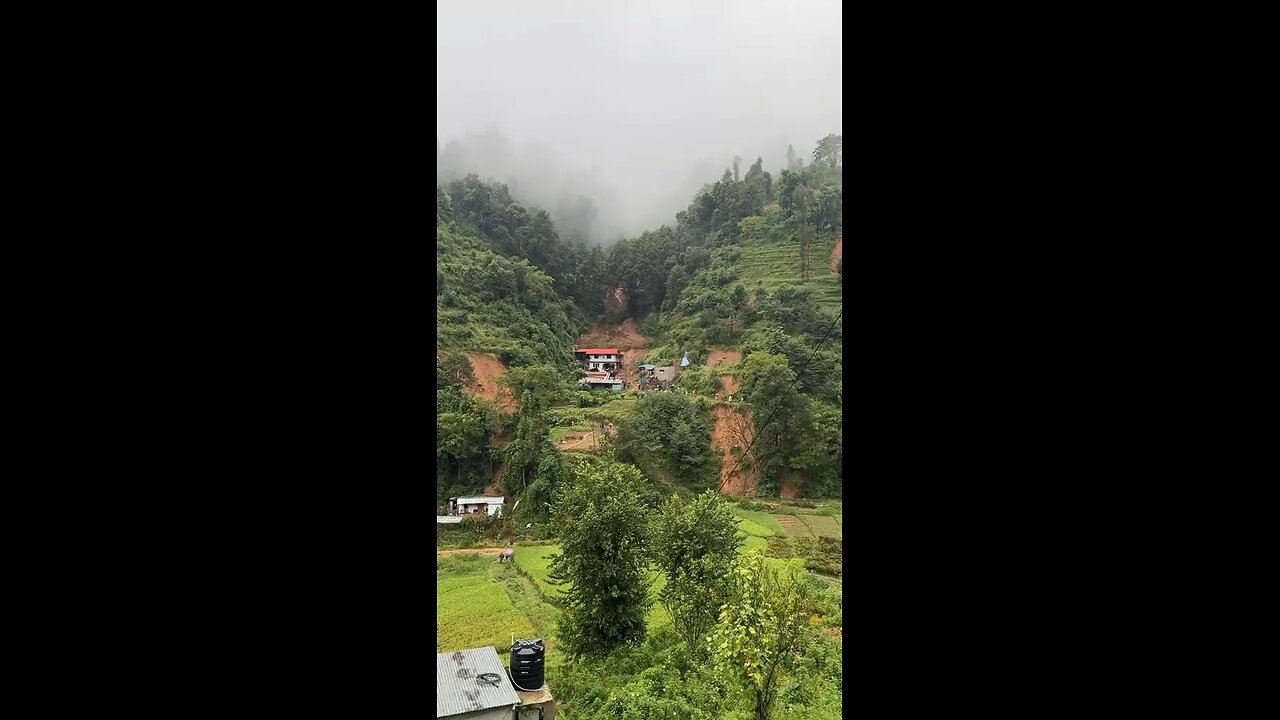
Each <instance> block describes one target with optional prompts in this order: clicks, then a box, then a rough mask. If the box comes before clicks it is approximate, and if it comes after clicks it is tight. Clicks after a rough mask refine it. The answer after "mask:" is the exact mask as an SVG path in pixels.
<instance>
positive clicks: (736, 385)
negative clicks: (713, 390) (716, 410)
mask: <svg viewBox="0 0 1280 720" xmlns="http://www.w3.org/2000/svg"><path fill="white" fill-rule="evenodd" d="M720 387H721V388H722V389H723V391H724V393H725V394H727V395H736V394H737V393H738V391H739V390H741V389H742V383H740V382H738V378H737V377H735V376H733V375H730V374H728V373H725V374H724V375H721V376H720Z"/></svg>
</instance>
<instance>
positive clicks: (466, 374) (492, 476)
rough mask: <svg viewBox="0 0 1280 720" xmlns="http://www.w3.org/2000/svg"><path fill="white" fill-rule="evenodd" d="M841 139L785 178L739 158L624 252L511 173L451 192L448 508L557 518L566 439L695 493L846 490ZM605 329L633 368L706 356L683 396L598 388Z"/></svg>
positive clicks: (446, 324) (442, 278)
mask: <svg viewBox="0 0 1280 720" xmlns="http://www.w3.org/2000/svg"><path fill="white" fill-rule="evenodd" d="M841 143H842V141H841V138H840V136H838V135H829V136H827V137H825V138H823V139H821V140H819V141H818V142H817V146H816V149H815V150H814V152H813V155H812V158H811V159H807V161H806V159H802V158H799V157H796V156H795V153H794V151H793V150H792V149H790V148H788V167H786V168H783V169H781V170H780V171H779V172H778V173H777V175H776V177H775V175H774V174H773V173H771V172H769V171H767V170H765V169H764V168H763V162H762V161H761V160H759V159H757V160H756V161H755V162H754V163H752V164H751V165H750V166H747V167H745V168H743V167H742V164H741V163H740V162H739V161H737V160H735V162H734V163H733V165H732V167H731V168H727V169H726V170H725V171H724V174H723V176H722V177H721V178H720V179H719V180H718V181H716V182H714V183H709V184H707V185H706V186H704V187H703V189H702V190H701V191H700V192H698V193H697V194H696V195H695V197H694V198H693V199H692V201H691V203H690V204H689V206H688V208H687V209H686V210H684V211H682V212H680V213H678V214H677V215H676V217H675V218H674V223H673V224H671V225H666V226H662V227H660V228H657V229H655V230H652V231H649V232H645V233H642V234H641V235H639V236H638V237H634V238H628V239H624V240H621V241H619V242H617V243H616V244H614V245H613V246H612V247H609V248H607V249H606V248H602V247H600V246H599V245H590V246H588V244H587V243H586V242H585V241H583V240H581V239H579V238H577V237H564V236H561V235H560V234H559V233H558V232H557V229H556V227H555V226H554V224H553V223H552V221H551V219H550V216H549V215H548V214H547V213H546V212H544V211H543V210H540V209H537V208H533V207H528V206H525V205H523V204H521V203H520V202H517V200H516V199H515V198H513V197H512V196H511V193H510V192H509V190H508V188H507V187H506V186H504V185H501V184H496V183H491V182H487V181H484V180H481V179H480V178H478V177H476V176H474V175H471V176H467V177H465V178H463V179H462V180H458V181H454V182H451V183H448V184H446V185H443V186H439V187H437V189H436V249H437V263H436V303H437V311H438V321H437V327H436V343H437V412H438V425H437V458H438V460H439V463H438V470H437V501H438V502H440V503H441V504H443V501H444V499H445V498H447V497H449V496H452V495H461V494H475V493H478V492H480V491H482V490H486V489H487V490H488V491H489V492H495V491H496V492H501V493H505V494H507V495H508V496H510V497H512V498H516V499H522V500H525V501H526V502H525V504H524V505H522V507H521V510H522V511H527V512H530V513H532V514H533V515H534V516H541V515H542V514H543V512H544V511H545V509H546V504H547V503H548V502H550V501H551V500H552V499H553V498H554V497H555V496H556V493H557V490H558V488H559V487H560V486H561V485H562V483H563V480H564V478H565V477H566V474H565V469H564V459H563V458H564V453H565V451H568V452H577V451H589V452H592V453H603V454H606V455H610V456H614V457H616V458H617V459H619V460H622V461H624V462H630V463H634V464H635V465H637V466H638V467H639V468H640V469H641V471H642V472H643V473H644V474H645V475H646V476H647V477H648V478H649V480H650V481H652V482H654V483H657V484H659V485H664V486H669V487H671V488H675V489H676V490H678V491H679V492H681V493H684V494H686V495H687V494H688V493H690V492H694V491H698V490H701V489H705V488H708V487H714V488H717V489H719V490H721V491H722V492H731V493H734V494H745V495H756V496H777V495H778V494H780V493H781V494H783V495H784V496H788V497H795V496H801V497H840V495H841V480H842V477H841V474H840V464H841V460H842V452H843V448H842V446H841V441H840V427H841V422H842V419H841V388H842V358H841V356H840V352H839V348H840V342H841V341H840V338H841V334H842V327H841V323H840V322H839V321H838V315H839V312H840V308H841V300H842V284H841V283H842V278H843V264H842V260H841V259H840V258H837V257H836V256H834V255H833V250H834V249H836V248H837V246H842V230H843V203H842V182H841V180H842V174H843V164H842V147H841ZM624 321H626V323H625V327H626V328H631V330H625V329H624V328H623V326H624ZM593 325H594V327H593ZM637 327H638V331H635V329H636V328H637ZM589 328H590V329H591V333H590V337H591V339H592V340H595V339H597V338H599V339H600V341H601V342H605V341H606V340H607V339H609V338H615V337H616V338H618V341H619V342H627V341H629V344H628V345H627V347H628V348H632V347H634V348H637V349H636V350H635V351H624V352H630V354H631V357H629V358H628V363H627V364H628V365H629V366H632V367H634V364H635V363H638V362H648V363H651V364H654V365H659V366H665V365H672V364H676V363H679V361H680V360H681V358H682V357H684V356H686V355H687V357H688V358H689V361H690V365H689V366H688V367H687V368H682V371H681V372H680V373H679V374H678V375H677V378H676V383H675V388H674V390H673V391H672V392H667V393H654V392H647V393H645V392H640V391H639V390H638V389H637V387H638V386H636V385H634V384H632V385H629V386H628V388H627V390H626V391H624V392H622V393H620V394H610V393H603V394H602V393H588V392H586V391H584V390H580V389H578V388H577V387H576V385H575V383H576V380H577V378H578V377H579V376H580V375H581V373H580V371H579V370H578V368H577V367H576V365H575V363H574V362H573V358H572V354H571V350H572V347H573V345H574V342H575V339H579V338H584V337H586V336H588V329H589ZM641 333H643V337H642V336H641ZM641 341H643V342H641ZM712 360H715V361H718V363H717V364H710V363H709V361H712ZM499 390H500V392H499ZM578 441H581V442H578Z"/></svg>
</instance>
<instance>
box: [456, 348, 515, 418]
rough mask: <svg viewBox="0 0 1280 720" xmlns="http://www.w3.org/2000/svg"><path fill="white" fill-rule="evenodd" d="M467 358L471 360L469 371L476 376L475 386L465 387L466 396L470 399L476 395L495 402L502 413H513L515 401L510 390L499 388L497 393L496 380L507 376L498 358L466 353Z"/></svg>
mask: <svg viewBox="0 0 1280 720" xmlns="http://www.w3.org/2000/svg"><path fill="white" fill-rule="evenodd" d="M467 357H469V358H471V370H472V372H474V373H475V376H476V382H475V384H474V385H468V386H467V387H466V392H467V394H468V395H470V396H472V397H475V396H477V395H478V396H480V397H482V398H484V399H485V400H497V401H498V407H500V408H502V411H503V412H512V411H514V410H515V409H516V401H515V398H514V397H512V396H511V390H509V389H508V388H501V390H502V392H501V394H499V392H498V390H499V386H498V378H500V377H502V376H503V375H506V374H507V369H506V368H505V367H503V366H502V363H501V362H500V361H499V360H498V358H496V357H494V356H492V355H481V354H479V353H467Z"/></svg>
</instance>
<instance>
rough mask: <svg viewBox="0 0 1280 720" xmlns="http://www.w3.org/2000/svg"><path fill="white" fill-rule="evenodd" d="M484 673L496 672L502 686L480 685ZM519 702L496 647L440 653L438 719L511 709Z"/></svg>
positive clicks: (437, 663) (499, 684)
mask: <svg viewBox="0 0 1280 720" xmlns="http://www.w3.org/2000/svg"><path fill="white" fill-rule="evenodd" d="M480 673H496V674H497V675H498V677H499V680H498V684H497V685H496V686H495V685H489V684H487V683H480V682H477V681H476V676H477V675H479V674H480ZM519 702H520V698H519V696H517V695H516V691H515V688H513V687H511V678H508V677H507V672H506V670H504V669H503V667H502V661H501V660H499V659H498V652H497V651H496V650H494V649H493V646H492V645H489V646H486V647H482V648H472V649H469V650H458V651H456V652H448V653H437V654H436V717H438V718H442V717H450V716H453V715H461V714H462V713H468V712H474V711H476V710H488V709H489V708H496V707H504V706H506V707H510V706H512V705H516V704H519Z"/></svg>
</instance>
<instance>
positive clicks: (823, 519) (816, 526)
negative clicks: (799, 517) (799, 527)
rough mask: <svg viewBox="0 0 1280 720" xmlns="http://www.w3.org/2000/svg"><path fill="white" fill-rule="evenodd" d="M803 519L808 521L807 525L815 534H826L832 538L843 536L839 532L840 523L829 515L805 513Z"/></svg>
mask: <svg viewBox="0 0 1280 720" xmlns="http://www.w3.org/2000/svg"><path fill="white" fill-rule="evenodd" d="M804 519H805V521H806V522H808V523H809V527H811V528H813V532H814V534H815V535H826V536H827V537H833V538H843V537H844V535H843V534H842V533H841V532H840V523H839V522H837V521H836V519H835V518H834V517H832V516H830V515H806V516H805V518H804Z"/></svg>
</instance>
